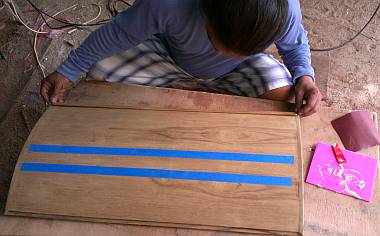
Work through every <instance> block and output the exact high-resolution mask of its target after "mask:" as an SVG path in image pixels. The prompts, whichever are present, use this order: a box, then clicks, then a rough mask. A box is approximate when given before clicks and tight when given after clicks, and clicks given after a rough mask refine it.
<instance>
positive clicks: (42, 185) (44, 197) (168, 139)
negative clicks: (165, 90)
mask: <svg viewBox="0 0 380 236" xmlns="http://www.w3.org/2000/svg"><path fill="white" fill-rule="evenodd" d="M29 144H50V145H68V146H98V147H132V148H150V149H152V148H153V149H170V150H196V151H206V152H210V151H211V152H229V153H254V154H269V155H286V156H292V157H294V163H292V164H274V163H260V162H242V161H220V160H217V161H215V160H199V159H186V160H183V159H177V158H160V157H156V156H153V157H136V156H112V155H78V154H57V153H35V152H29V151H28V150H27V149H28V146H29ZM299 151H300V146H299V122H298V117H297V116H294V115H288V114H285V115H282V114H281V113H278V114H275V115H274V114H272V113H271V114H269V115H267V114H231V113H215V112H214V113H211V112H196V111H159V110H138V109H129V108H125V109H110V108H86V107H50V108H49V109H48V110H47V111H46V112H45V114H44V115H43V117H42V118H41V119H40V120H39V122H38V124H37V125H36V126H35V128H34V129H33V131H32V133H31V135H30V136H29V138H28V141H27V143H26V144H25V147H24V150H23V152H22V153H21V155H20V158H19V161H18V165H17V166H16V170H15V173H14V176H13V181H12V185H11V190H10V193H9V197H8V202H7V207H6V213H7V214H10V215H12V214H15V215H26V216H32V215H35V216H38V215H42V216H50V217H52V218H55V217H56V218H64V217H69V218H72V219H76V218H75V217H78V218H77V219H79V220H83V219H85V220H90V221H91V220H92V219H94V221H102V219H104V220H106V221H107V222H112V221H113V220H115V222H121V223H124V222H123V220H125V223H130V222H131V221H143V222H157V223H168V224H172V225H174V224H179V225H178V226H181V224H182V226H186V225H192V227H194V228H197V226H198V225H199V226H200V227H201V228H207V227H208V226H210V227H212V228H217V227H220V228H221V230H223V228H229V230H231V231H249V230H263V232H266V231H278V232H289V233H297V232H300V231H301V230H302V224H303V219H302V218H303V209H302V208H303V202H302V171H301V167H302V163H301V159H300V157H299ZM23 162H28V163H30V162H32V163H54V164H77V165H90V166H116V167H123V166H126V167H133V168H153V169H165V170H167V169H169V170H186V171H201V172H217V173H235V174H251V175H264V176H290V177H291V179H292V185H291V186H273V185H263V184H241V183H223V182H210V181H189V180H177V179H175V180H173V179H159V178H140V177H125V176H123V177H120V176H104V175H78V174H66V173H45V172H24V171H20V166H21V163H23ZM299 183H301V184H299Z"/></svg>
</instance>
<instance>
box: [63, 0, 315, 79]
mask: <svg viewBox="0 0 380 236" xmlns="http://www.w3.org/2000/svg"><path fill="white" fill-rule="evenodd" d="M197 1H199V0H136V1H135V3H134V4H133V5H132V6H131V7H130V8H128V9H127V10H126V11H124V12H122V13H120V14H119V15H118V16H117V17H115V19H114V20H113V21H111V22H109V23H107V24H106V25H104V26H102V27H100V28H99V29H97V30H96V31H95V32H93V33H92V34H90V36H89V37H88V38H87V39H86V40H85V41H84V42H83V44H82V45H81V46H80V47H79V48H77V49H75V50H73V51H72V52H71V53H70V55H69V57H68V58H67V59H66V61H64V63H62V64H61V65H60V66H59V68H58V69H57V71H58V72H59V73H60V74H62V75H64V76H65V77H66V78H68V79H69V80H71V81H73V82H75V81H77V80H78V79H79V78H80V77H81V76H82V75H83V74H84V73H86V72H88V70H89V69H90V67H91V66H92V65H93V64H95V63H96V62H97V61H99V60H101V59H104V58H107V57H110V56H112V55H115V54H117V53H121V52H124V51H126V50H128V49H129V48H132V47H135V46H137V45H138V44H140V43H142V42H144V41H145V40H146V39H148V38H150V37H151V36H152V35H155V34H160V35H162V36H163V38H164V40H165V41H166V44H167V46H168V47H169V51H170V53H171V56H172V57H173V59H174V60H175V62H176V63H177V64H178V65H179V66H180V67H181V68H182V69H183V70H185V71H186V72H187V73H189V74H191V75H193V76H195V77H198V78H203V79H210V78H216V77H219V76H222V75H224V74H227V73H229V72H230V71H232V70H233V69H234V68H235V67H236V66H237V65H239V64H240V63H241V62H242V61H243V60H245V59H246V58H232V57H228V56H225V55H223V54H221V53H220V52H217V51H215V49H214V47H213V45H212V44H211V42H210V41H209V39H208V35H207V31H206V28H205V21H204V18H203V17H202V15H201V11H200V9H199V6H198V4H197ZM288 2H289V13H288V20H287V23H286V26H285V30H284V31H283V33H282V35H281V37H280V38H279V39H278V40H277V41H276V42H275V44H276V46H277V48H278V50H279V53H280V55H281V56H282V58H283V60H284V62H285V65H286V66H287V67H288V69H289V71H290V73H291V74H292V76H293V79H294V80H295V79H297V78H299V77H301V76H304V75H309V76H312V77H313V78H314V70H313V68H312V66H311V59H310V48H309V44H308V39H307V33H306V31H305V30H304V28H303V26H302V23H301V20H302V15H301V9H300V4H299V1H298V0H288Z"/></svg>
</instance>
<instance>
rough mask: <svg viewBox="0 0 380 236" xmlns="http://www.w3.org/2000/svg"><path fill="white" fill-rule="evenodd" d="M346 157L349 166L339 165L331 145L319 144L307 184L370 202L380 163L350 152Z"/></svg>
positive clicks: (345, 154) (347, 152)
mask: <svg viewBox="0 0 380 236" xmlns="http://www.w3.org/2000/svg"><path fill="white" fill-rule="evenodd" d="M343 154H344V156H345V157H346V159H347V162H348V163H347V164H345V165H343V166H342V165H341V166H339V165H338V162H337V160H336V158H335V155H334V152H333V149H332V146H331V145H328V144H322V143H319V144H317V147H316V149H315V152H314V156H313V160H312V162H311V165H310V168H309V172H308V175H307V178H306V182H307V183H309V184H313V185H317V186H318V187H321V188H324V189H328V190H331V191H334V192H337V193H341V194H345V195H348V196H352V197H355V198H358V199H361V200H364V201H367V202H370V201H371V197H372V192H373V189H374V186H375V179H376V170H377V165H378V160H377V159H375V158H372V157H369V156H365V155H362V154H359V153H355V152H351V151H348V150H343Z"/></svg>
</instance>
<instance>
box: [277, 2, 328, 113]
mask: <svg viewBox="0 0 380 236" xmlns="http://www.w3.org/2000/svg"><path fill="white" fill-rule="evenodd" d="M288 2H289V13H288V23H287V25H286V27H285V29H284V32H283V34H282V36H281V37H280V39H279V40H278V41H277V42H276V46H277V49H278V51H279V53H280V55H281V57H282V59H283V60H284V63H285V65H286V66H287V68H288V69H289V71H290V73H291V75H292V77H293V81H294V83H295V96H296V107H297V110H296V112H297V113H299V114H300V115H303V116H308V115H311V114H313V113H315V112H316V111H317V110H318V107H319V103H320V100H321V94H320V92H319V89H318V88H317V87H316V85H315V84H314V81H315V73H314V69H313V67H312V66H311V53H310V46H309V41H308V38H307V32H306V31H305V30H304V28H303V26H302V14H301V9H300V5H299V1H296V0H290V1H288Z"/></svg>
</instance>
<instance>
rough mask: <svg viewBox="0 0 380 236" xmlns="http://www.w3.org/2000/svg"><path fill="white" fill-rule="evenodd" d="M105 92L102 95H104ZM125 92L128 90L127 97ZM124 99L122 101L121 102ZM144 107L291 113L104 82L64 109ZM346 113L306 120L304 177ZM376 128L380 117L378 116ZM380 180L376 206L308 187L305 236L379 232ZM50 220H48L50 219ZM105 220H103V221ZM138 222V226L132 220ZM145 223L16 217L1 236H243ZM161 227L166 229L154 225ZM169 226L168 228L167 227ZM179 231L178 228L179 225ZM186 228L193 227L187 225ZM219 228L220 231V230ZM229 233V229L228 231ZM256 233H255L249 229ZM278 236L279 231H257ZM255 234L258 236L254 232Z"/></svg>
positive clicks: (326, 111)
mask: <svg viewBox="0 0 380 236" xmlns="http://www.w3.org/2000/svg"><path fill="white" fill-rule="evenodd" d="M100 91H102V92H100ZM125 91H128V92H127V93H126V92H125ZM120 97H122V98H123V99H119V98H120ZM97 104H102V105H103V106H105V107H119V108H123V107H135V108H138V107H141V108H154V109H169V110H170V109H172V110H175V109H186V110H203V111H227V112H232V113H239V112H243V113H244V112H251V111H292V109H293V108H292V106H289V104H286V103H279V102H272V101H267V100H262V99H248V98H244V97H234V96H227V95H219V94H206V93H201V92H193V91H182V90H174V89H165V88H150V87H142V86H127V85H120V84H111V83H110V84H105V83H91V82H85V83H80V84H79V85H78V86H77V87H76V88H75V89H73V90H72V91H71V93H70V94H69V97H68V99H67V100H66V102H65V103H64V104H63V105H64V106H89V107H96V106H97ZM343 114H344V113H342V112H338V111H335V110H333V109H330V108H327V107H324V108H322V109H321V111H320V112H318V113H317V114H315V115H313V116H311V117H306V118H302V119H301V130H302V152H303V160H304V161H303V163H304V168H303V171H304V176H305V174H306V173H307V169H308V165H309V163H310V160H311V156H312V154H313V152H312V148H313V147H314V145H315V144H316V143H317V142H319V141H322V142H325V143H335V142H339V137H338V136H337V134H336V133H335V131H334V130H333V129H332V127H331V125H330V121H331V120H332V119H335V118H337V117H339V116H341V115H343ZM374 121H375V122H376V126H377V117H376V114H375V113H374ZM362 153H365V154H368V155H370V156H373V157H377V158H378V156H379V148H378V147H373V148H370V149H368V150H364V151H362ZM379 184H380V180H379V175H378V176H377V178H376V187H375V191H374V195H373V200H372V202H371V203H365V202H362V201H360V200H357V199H354V198H351V197H347V196H343V195H340V194H336V193H333V192H330V191H327V190H323V189H319V188H317V187H315V186H312V185H308V184H306V185H305V186H304V188H305V190H304V201H305V205H304V221H305V223H304V235H305V236H319V235H347V236H356V235H361V236H362V235H368V236H377V235H378V233H379V232H380V224H379V223H378V222H380V187H379ZM46 217H47V218H48V217H49V216H46ZM103 222H104V221H103ZM132 223H137V222H132ZM138 223H139V224H140V225H139V226H137V225H124V224H109V223H92V222H81V221H71V220H57V219H41V218H29V217H16V216H0V235H49V236H50V235H83V236H90V235H91V236H93V235H95V236H102V235H112V236H113V235H141V236H143V235H144V236H145V235H152V236H167V235H170V236H178V235H180V236H242V235H247V234H240V233H234V232H228V233H227V232H220V231H219V232H218V231H214V230H213V229H212V228H210V227H207V229H205V230H196V229H183V228H173V225H165V224H152V222H142V221H139V222H138ZM144 225H157V226H164V227H149V226H144ZM166 226H167V227H166ZM174 227H175V226H174ZM186 227H190V228H191V225H188V226H186ZM217 230H220V228H218V229H217ZM223 230H225V231H229V229H228V228H225V229H223ZM250 232H251V233H253V232H252V231H250ZM256 233H258V234H259V235H273V234H274V232H266V233H264V232H256ZM255 235H256V234H255Z"/></svg>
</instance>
